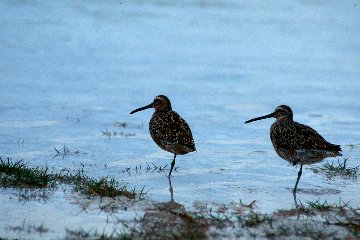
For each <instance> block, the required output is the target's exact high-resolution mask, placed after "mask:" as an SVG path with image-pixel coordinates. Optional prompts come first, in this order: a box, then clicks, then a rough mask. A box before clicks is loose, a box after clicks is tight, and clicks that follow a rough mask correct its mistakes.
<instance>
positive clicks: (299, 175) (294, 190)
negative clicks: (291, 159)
mask: <svg viewBox="0 0 360 240" xmlns="http://www.w3.org/2000/svg"><path fill="white" fill-rule="evenodd" d="M302 167H303V165H302V164H300V171H299V172H298V177H297V179H296V183H295V187H294V189H293V193H295V192H296V189H297V185H298V183H299V180H300V177H301V174H302Z"/></svg>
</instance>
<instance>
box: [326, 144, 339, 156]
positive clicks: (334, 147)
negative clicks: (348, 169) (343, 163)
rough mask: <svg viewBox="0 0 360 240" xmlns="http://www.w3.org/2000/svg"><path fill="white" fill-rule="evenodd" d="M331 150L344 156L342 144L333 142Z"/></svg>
mask: <svg viewBox="0 0 360 240" xmlns="http://www.w3.org/2000/svg"><path fill="white" fill-rule="evenodd" d="M329 150H331V151H333V152H334V153H335V154H337V155H338V156H342V154H341V151H342V149H341V146H340V145H335V144H331V146H330V147H329Z"/></svg>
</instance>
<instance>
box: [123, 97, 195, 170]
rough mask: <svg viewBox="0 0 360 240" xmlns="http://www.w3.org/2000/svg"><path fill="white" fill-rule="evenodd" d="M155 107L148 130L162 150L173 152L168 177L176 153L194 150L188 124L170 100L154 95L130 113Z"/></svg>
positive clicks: (180, 153)
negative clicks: (172, 106)
mask: <svg viewBox="0 0 360 240" xmlns="http://www.w3.org/2000/svg"><path fill="white" fill-rule="evenodd" d="M148 108H155V112H154V114H153V115H152V117H151V120H150V123H149V131H150V135H151V137H152V139H153V140H154V142H155V143H156V144H157V145H158V146H159V147H160V148H161V149H163V150H165V151H168V152H171V153H173V154H174V159H173V161H172V162H171V168H170V172H169V177H170V176H171V172H172V170H173V168H174V166H175V158H176V155H184V154H187V153H189V152H194V151H196V148H195V143H194V139H193V136H192V134H191V130H190V127H189V125H188V124H187V123H186V122H185V120H184V119H183V118H182V117H181V116H180V115H179V114H177V113H176V112H174V111H173V110H172V108H171V103H170V100H169V99H168V98H167V97H166V96H164V95H159V96H156V97H155V99H154V101H153V102H152V103H150V104H149V105H146V106H144V107H141V108H138V109H135V110H134V111H132V112H131V113H130V114H133V113H136V112H139V111H142V110H145V109H148Z"/></svg>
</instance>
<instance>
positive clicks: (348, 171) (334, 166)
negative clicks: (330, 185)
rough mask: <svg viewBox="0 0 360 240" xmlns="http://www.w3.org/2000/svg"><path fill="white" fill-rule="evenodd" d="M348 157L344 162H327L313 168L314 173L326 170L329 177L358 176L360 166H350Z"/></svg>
mask: <svg viewBox="0 0 360 240" xmlns="http://www.w3.org/2000/svg"><path fill="white" fill-rule="evenodd" d="M347 160H348V158H345V159H344V160H343V162H340V160H339V159H338V160H337V163H334V161H332V162H331V163H330V162H326V163H325V164H324V165H323V166H322V167H319V168H312V171H313V172H314V173H318V172H324V173H325V175H326V176H327V177H328V178H333V177H335V176H342V177H350V178H351V177H353V178H356V177H357V174H358V172H359V166H357V167H349V166H347Z"/></svg>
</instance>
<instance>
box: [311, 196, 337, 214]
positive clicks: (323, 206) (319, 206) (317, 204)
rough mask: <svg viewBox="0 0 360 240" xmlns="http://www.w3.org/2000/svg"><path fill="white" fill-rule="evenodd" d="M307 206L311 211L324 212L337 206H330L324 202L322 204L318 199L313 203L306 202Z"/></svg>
mask: <svg viewBox="0 0 360 240" xmlns="http://www.w3.org/2000/svg"><path fill="white" fill-rule="evenodd" d="M307 204H309V208H310V209H311V210H319V211H326V210H330V209H331V208H336V207H337V205H334V204H330V203H328V202H327V201H326V200H325V201H324V202H320V199H318V200H316V201H314V202H311V201H307Z"/></svg>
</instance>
